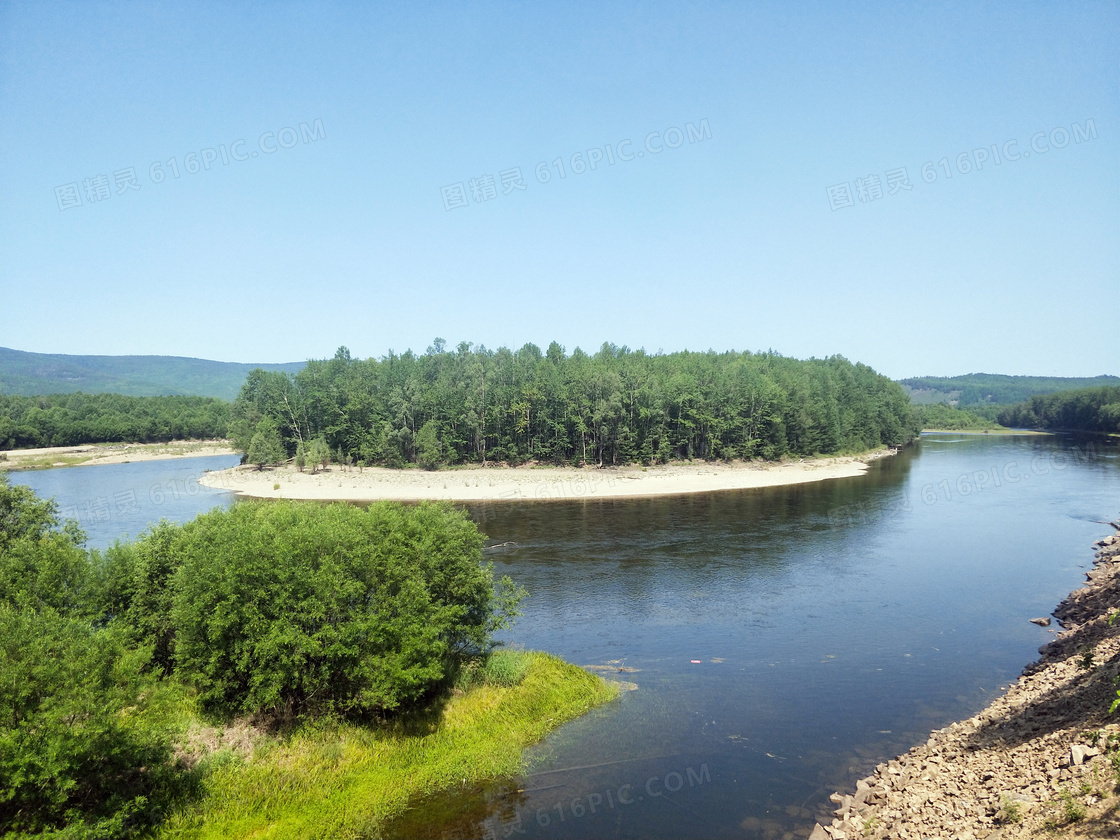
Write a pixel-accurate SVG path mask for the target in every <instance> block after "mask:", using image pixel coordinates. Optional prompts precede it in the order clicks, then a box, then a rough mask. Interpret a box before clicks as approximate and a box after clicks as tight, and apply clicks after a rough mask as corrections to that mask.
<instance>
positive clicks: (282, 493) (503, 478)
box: [200, 449, 894, 502]
mask: <svg viewBox="0 0 1120 840" xmlns="http://www.w3.org/2000/svg"><path fill="white" fill-rule="evenodd" d="M893 452H894V450H886V449H883V450H877V451H875V452H870V453H866V454H863V455H860V456H857V457H831V458H805V459H803V460H801V461H796V462H791V463H780V464H773V463H765V462H762V463H759V462H749V463H742V462H739V463H732V464H725V463H722V462H718V463H709V462H706V461H697V462H692V463H682V464H667V465H663V466H656V467H641V466H626V467H617V468H607V469H596V468H594V467H585V468H579V467H504V466H491V467H459V468H451V469H443V470H420V469H403V470H394V469H385V468H382V467H366V468H364V469H362V470H359V469H358V468H356V467H354V468H343V467H339V466H332V467H330V468H329V469H327V470H320V471H319V472H318V473H315V474H312V473H311V471H310V470H305V471H304V472H300V471H298V470H297V469H295V468H294V467H290V466H286V467H278V468H273V469H265V470H258V469H257V468H256V467H252V466H248V467H236V468H234V469H230V470H222V471H220V472H212V473H207V474H206V475H205V476H203V477H202V479H201V481H200V483H202V484H205V485H207V486H208V487H218V488H222V489H224V490H232V491H234V492H235V493H236V494H237V495H239V496H248V497H252V498H258V499H313V500H320V501H328V500H331V501H333V500H342V501H350V502H371V501H378V500H381V499H391V500H394V501H420V500H425V499H428V500H443V501H454V502H476V501H517V500H534V499H537V500H547V499H552V500H558V499H587V498H596V499H603V498H633V497H641V496H668V495H677V494H682V493H710V492H712V491H716V490H744V489H748V488H753V487H776V486H779V485H784V484H804V483H807V482H811V481H826V480H829V479H835V478H852V477H855V476H859V475H863V474H864V473H865V472H866V471H867V469H868V464H869V463H870V462H871V461H873V460H875V459H876V458H881V457H884V456H886V455H890V454H893ZM277 485H279V486H277Z"/></svg>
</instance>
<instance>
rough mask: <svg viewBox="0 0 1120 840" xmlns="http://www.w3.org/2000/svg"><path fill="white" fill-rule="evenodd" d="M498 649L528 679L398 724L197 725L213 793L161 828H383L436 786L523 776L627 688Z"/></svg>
mask: <svg viewBox="0 0 1120 840" xmlns="http://www.w3.org/2000/svg"><path fill="white" fill-rule="evenodd" d="M497 656H499V657H502V658H504V659H512V662H513V665H512V667H513V668H514V669H517V668H523V669H524V670H523V676H522V677H521V679H520V681H518V682H516V684H513V685H509V684H506V683H507V682H508V680H503V679H499V680H498V681H496V682H495V681H490V680H488V679H487V680H483V681H482V682H481V683H480V684H475V685H471V686H469V687H467V688H466V690H460V689H456V690H455V691H454V692H453V693H452V694H451V695H450V696H449V697H446V698H445V699H444V701H443V702H439V703H437V704H436V705H435V706H433V707H432V708H431V709H429V710H427V711H426V712H425V713H423V714H419V715H414V716H412V717H411V718H408V719H403V720H401V719H398V720H397V721H396V722H395V723H392V724H382V725H370V726H359V725H355V724H342V723H324V724H321V725H311V726H308V727H306V728H305V729H303V730H301V731H299V732H297V733H295V734H293V735H290V736H286V737H280V736H276V735H270V734H268V733H265V732H261V731H258V730H254V729H253V728H252V727H250V726H248V725H247V724H244V723H241V724H235V725H231V726H229V727H226V728H221V727H217V728H216V727H207V726H202V725H200V724H196V725H195V726H194V727H192V730H191V733H190V736H189V737H188V740H187V743H186V744H185V745H184V747H183V749H182V750H181V752H182V754H183V757H184V759H185V760H187V761H188V762H191V763H194V762H209V767H208V768H207V769H206V772H205V773H204V774H203V779H204V781H203V782H202V784H203V786H204V788H205V790H204V793H203V795H202V798H201V800H200V801H198V802H196V803H193V804H190V805H187V806H184V807H183V808H182V809H181V810H179V811H177V812H175V813H173V814H172V815H171V816H170V817H169V819H168V820H167V821H166V822H165V823H164V824H163V825H162V826H161V827H160V829H159V830H158V831H157V833H156V837H157V838H176V840H183V838H214V839H215V840H217V838H227V837H266V836H267V837H269V838H273V840H284V839H285V838H286V839H288V840H306V838H332V840H335V838H358V837H377V836H380V833H381V830H382V828H383V827H384V825H385V824H386V822H387V821H388V820H390V819H392V818H393V817H395V816H398V815H400V814H401V813H403V812H404V811H405V810H406V809H407V808H409V807H414V806H416V805H417V804H418V803H419V802H421V801H422V800H423V798H424V797H425V796H427V795H430V794H433V793H436V792H438V791H441V790H446V789H448V788H453V787H459V786H468V787H469V786H473V785H477V784H480V783H483V782H487V781H492V780H494V779H501V778H508V777H514V776H517V775H518V774H519V773H520V772H521V770H522V763H521V761H522V751H523V749H524V748H525V747H527V746H529V745H530V744H533V743H535V742H537V741H539V740H541V739H542V738H543V737H544V736H545V735H547V734H548V733H549V732H551V731H552V730H554V729H556V728H558V727H559V726H560V725H561V724H563V723H565V722H567V721H569V720H572V719H574V718H576V717H579V716H580V715H582V714H584V713H585V712H587V711H589V710H590V709H592V708H595V707H596V706H600V705H603V704H604V703H608V702H610V701H611V700H613V699H615V698H616V697H617V696H618V694H619V690H620V689H619V685H618V684H617V683H612V682H609V681H606V680H603V679H602V678H600V677H598V676H595V675H594V674H589V673H588V672H587V671H585V670H583V669H582V668H578V667H576V666H575V665H571V664H569V663H567V662H564V661H563V660H560V659H558V658H557V657H555V656H551V655H549V654H546V653H540V652H537V651H523V652H515V651H508V652H502V653H499V654H497ZM507 670H508V668H506V669H503V672H504V671H507ZM499 676H500V675H499Z"/></svg>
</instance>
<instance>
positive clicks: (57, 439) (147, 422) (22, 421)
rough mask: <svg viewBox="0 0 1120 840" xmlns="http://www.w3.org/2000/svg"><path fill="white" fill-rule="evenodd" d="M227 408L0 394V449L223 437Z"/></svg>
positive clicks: (188, 401) (111, 397)
mask: <svg viewBox="0 0 1120 840" xmlns="http://www.w3.org/2000/svg"><path fill="white" fill-rule="evenodd" d="M229 409H230V404H229V403H228V402H226V401H224V400H219V399H215V398H213V397H184V396H166V397H126V396H123V395H121V394H53V395H50V396H42V397H20V396H14V395H6V396H0V449H20V448H27V447H38V446H75V445H77V444H82V443H119V442H127V443H164V442H166V441H169V440H178V439H184V438H195V439H204V438H224V437H226V433H227V431H228V429H229Z"/></svg>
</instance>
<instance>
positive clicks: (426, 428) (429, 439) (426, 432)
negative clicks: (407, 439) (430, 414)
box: [416, 420, 444, 470]
mask: <svg viewBox="0 0 1120 840" xmlns="http://www.w3.org/2000/svg"><path fill="white" fill-rule="evenodd" d="M436 427H437V424H436V421H435V420H429V421H428V422H427V423H425V424H424V425H423V426H421V427H420V431H419V433H418V434H417V435H416V463H418V464H419V465H420V466H421V467H423V468H424V469H426V470H434V469H435V468H436V467H437V466H439V465H440V464H441V463H443V460H444V457H443V446H442V445H441V444H440V441H439V431H438V429H437V428H436Z"/></svg>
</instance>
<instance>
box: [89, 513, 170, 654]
mask: <svg viewBox="0 0 1120 840" xmlns="http://www.w3.org/2000/svg"><path fill="white" fill-rule="evenodd" d="M179 532H180V527H179V526H178V525H177V524H175V523H172V522H168V521H167V520H163V521H161V522H159V523H158V524H156V525H153V526H151V527H150V528H149V529H148V530H147V531H145V532H144V533H142V534H141V535H140V537H139V538H138V539H137V540H135V541H134V542H124V541H118V542H116V543H114V544H113V545H111V546H110V547H109V548H108V549H107V550H106V551H105V552H104V553H103V554H101V553H95V554H94V564H95V565H94V568H95V577H96V578H97V584H96V589H97V593H98V595H97V600H96V603H95V610H94V612H95V615H96V616H97V617H98V618H99V619H100V620H101V621H103V622H106V623H110V622H117V623H119V624H122V625H124V626H125V627H127V628H128V630H129V632H130V633H131V635H132V639H133V641H134V642H135V643H137V644H140V645H146V646H148V647H149V648H150V649H151V651H152V657H151V661H150V665H149V667H151V668H158V669H160V670H161V671H163V672H164V673H170V672H171V670H172V666H173V662H172V651H173V650H174V641H175V628H174V626H173V625H172V623H171V607H172V603H173V600H174V591H173V588H172V587H173V584H174V580H175V572H176V570H177V569H178V565H179V560H178V558H177V557H176V554H175V550H176V549H175V541H176V539H177V538H178V536H179Z"/></svg>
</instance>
